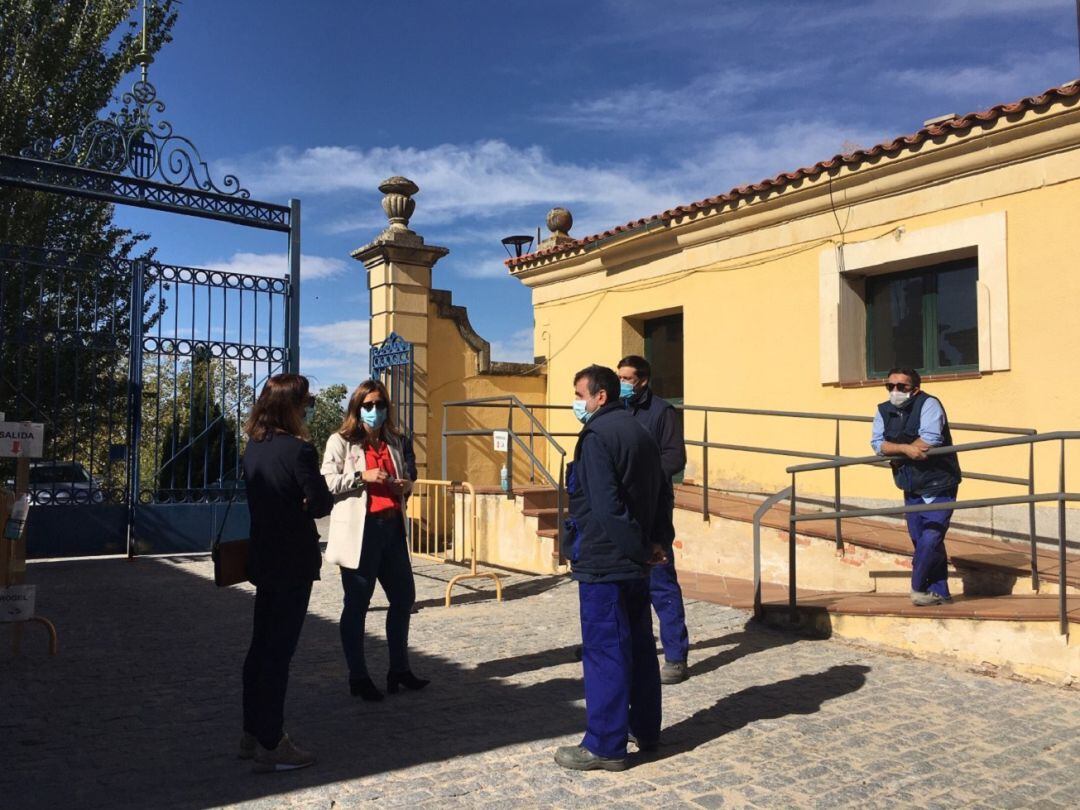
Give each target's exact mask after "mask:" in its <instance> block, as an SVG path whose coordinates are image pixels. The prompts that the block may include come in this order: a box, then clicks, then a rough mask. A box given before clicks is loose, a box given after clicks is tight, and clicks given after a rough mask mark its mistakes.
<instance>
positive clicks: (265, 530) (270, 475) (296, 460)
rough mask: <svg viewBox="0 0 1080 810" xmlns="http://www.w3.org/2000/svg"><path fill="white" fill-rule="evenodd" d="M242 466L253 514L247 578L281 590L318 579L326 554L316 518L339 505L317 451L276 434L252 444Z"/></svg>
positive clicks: (302, 442) (293, 438)
mask: <svg viewBox="0 0 1080 810" xmlns="http://www.w3.org/2000/svg"><path fill="white" fill-rule="evenodd" d="M243 466H244V479H245V481H246V482H247V502H248V511H249V512H250V513H251V549H250V553H249V555H248V578H249V579H250V580H251V581H252V582H253V583H254V584H255V585H277V586H289V585H301V584H304V583H307V582H311V581H312V580H316V579H318V578H319V569H320V568H321V567H322V555H321V554H320V552H319V532H318V531H317V530H316V528H315V518H320V517H324V516H326V515H329V514H330V509H331V508H332V507H333V505H334V504H333V499H332V498H331V497H330V490H328V489H327V488H326V481H325V480H324V479H323V477H322V473H320V472H319V457H318V454H317V453H316V452H315V448H314V447H312V446H311V444H310V443H309V442H305V441H303V440H302V439H298V438H296V437H295V436H290V435H288V434H285V433H276V434H271V435H269V436H268V437H267V438H266V439H264V440H263V441H261V442H256V441H251V442H248V445H247V449H246V450H245V451H244V459H243ZM305 499H307V508H306V509H305V507H304V500H305Z"/></svg>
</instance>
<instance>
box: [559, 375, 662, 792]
mask: <svg viewBox="0 0 1080 810" xmlns="http://www.w3.org/2000/svg"><path fill="white" fill-rule="evenodd" d="M574 413H575V415H576V416H577V418H578V420H579V421H580V422H581V423H582V424H583V425H584V427H583V428H582V430H581V433H580V434H579V435H578V441H577V447H576V449H575V451H574V461H573V463H572V464H571V465H570V467H569V469H568V472H567V491H568V493H569V496H570V517H569V518H568V520H567V521H566V526H565V527H564V532H563V536H562V550H563V555H564V556H565V557H566V558H567V559H569V560H570V564H571V577H572V578H573V579H575V580H577V582H578V596H579V601H580V612H581V640H582V664H583V668H584V675H585V717H586V731H585V737H584V739H583V740H582V741H581V744H580V745H571V746H563V747H561V748H559V749H558V750H557V751H556V752H555V761H556V762H557V763H558V764H559V765H562V766H563V767H565V768H571V769H574V770H594V769H603V770H608V771H621V770H624V769H625V768H626V767H627V761H626V744H627V741H628V739H629V735H631V734H632V735H633V737H634V738H635V739H636V741H637V744H638V748H639V749H641V750H643V751H647V750H652V749H654V748H655V747H656V745H657V743H658V742H659V738H660V667H659V664H658V663H657V660H656V653H655V644H656V641H655V639H654V638H653V633H652V611H651V609H650V604H649V579H648V576H649V568H650V566H651V565H652V564H655V563H658V562H661V561H662V560H663V551H662V548H661V547H660V546H659V545H657V544H656V543H655V531H656V528H655V521H656V517H657V512H658V510H659V508H660V503H661V500H662V498H663V473H662V472H661V469H660V450H659V448H658V447H657V445H656V442H655V441H653V439H652V437H651V436H649V434H648V432H647V431H646V430H645V429H644V428H643V427H642V426H641V425H640V424H638V422H637V420H636V419H635V418H634V417H633V416H632V415H631V414H630V412H629V411H627V410H626V408H624V407H623V406H622V403H621V402H620V401H619V379H618V377H617V376H616V375H615V372H614V371H612V370H611V369H610V368H605V367H604V366H597V365H593V366H589V367H588V368H585V369H582V370H581V371H579V372H578V373H577V375H576V376H575V377H574Z"/></svg>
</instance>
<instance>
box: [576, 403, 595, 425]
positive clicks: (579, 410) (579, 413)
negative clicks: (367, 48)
mask: <svg viewBox="0 0 1080 810" xmlns="http://www.w3.org/2000/svg"><path fill="white" fill-rule="evenodd" d="M574 416H576V417H577V420H578V421H579V422H581V424H583V425H584V424H585V423H586V422H588V421H589V419H591V418H592V414H591V413H589V412H588V411H587V410H585V400H583V399H575V400H574Z"/></svg>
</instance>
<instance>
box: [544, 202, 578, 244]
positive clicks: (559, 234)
mask: <svg viewBox="0 0 1080 810" xmlns="http://www.w3.org/2000/svg"><path fill="white" fill-rule="evenodd" d="M547 226H548V230H549V231H551V235H552V236H553V237H555V238H556V239H562V238H566V239H569V238H570V229H571V228H573V227H574V215H573V214H571V213H570V212H569V211H568V210H567V209H565V208H552V209H551V210H550V211H548V215H547Z"/></svg>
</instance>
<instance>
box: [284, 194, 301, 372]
mask: <svg viewBox="0 0 1080 810" xmlns="http://www.w3.org/2000/svg"><path fill="white" fill-rule="evenodd" d="M287 306H288V312H289V315H288V324H289V326H288V330H287V331H286V333H285V337H286V340H288V341H289V359H288V364H287V365H286V369H287V370H288V372H289V373H290V374H299V373H300V200H297V199H292V200H289V300H288V304H287Z"/></svg>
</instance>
